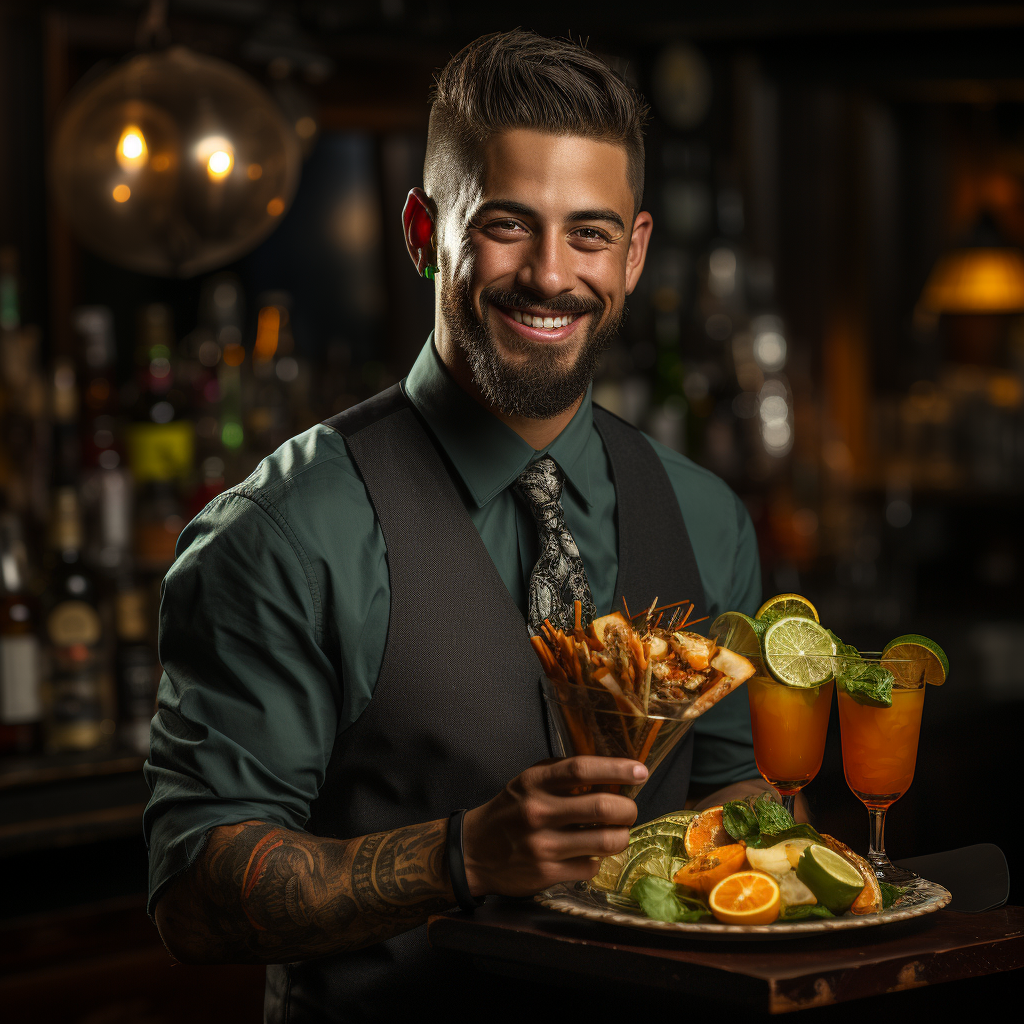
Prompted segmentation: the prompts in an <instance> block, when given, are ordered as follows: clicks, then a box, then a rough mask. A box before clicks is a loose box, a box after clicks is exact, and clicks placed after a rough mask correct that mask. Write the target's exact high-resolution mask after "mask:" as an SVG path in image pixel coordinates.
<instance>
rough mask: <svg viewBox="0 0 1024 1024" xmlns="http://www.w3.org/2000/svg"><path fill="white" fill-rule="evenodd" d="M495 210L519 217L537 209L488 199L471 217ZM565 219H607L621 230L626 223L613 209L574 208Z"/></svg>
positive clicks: (510, 200) (528, 215)
mask: <svg viewBox="0 0 1024 1024" xmlns="http://www.w3.org/2000/svg"><path fill="white" fill-rule="evenodd" d="M497 210H502V211H505V212H507V213H515V214H518V215H519V216H520V217H533V218H537V211H536V210H534V209H533V208H532V207H530V206H527V205H526V204H525V203H517V202H515V200H512V199H489V200H488V201H487V202H486V203H481V204H480V206H478V207H477V209H476V211H475V212H474V214H473V219H474V220H476V218H477V217H481V216H483V214H485V213H491V212H492V211H497ZM566 220H567V221H569V222H570V223H573V224H575V223H579V222H580V221H586V220H603V221H608V222H609V223H610V224H615V225H616V226H617V227H619V228H620V229H621V230H623V231H625V230H626V225H625V224H624V223H623V222H622V218H621V217H620V216H619V215H618V214H617V213H616V212H615V211H614V210H576V211H574V212H573V213H570V214H569V216H568V217H566Z"/></svg>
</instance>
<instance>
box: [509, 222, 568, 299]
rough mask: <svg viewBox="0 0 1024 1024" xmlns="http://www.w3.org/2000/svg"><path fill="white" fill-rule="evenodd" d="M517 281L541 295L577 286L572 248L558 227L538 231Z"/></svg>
mask: <svg viewBox="0 0 1024 1024" xmlns="http://www.w3.org/2000/svg"><path fill="white" fill-rule="evenodd" d="M525 256H526V259H525V261H524V263H523V264H522V266H521V267H520V268H519V271H518V272H517V274H516V284H518V285H519V286H521V287H523V288H526V289H529V290H530V291H532V292H534V293H535V294H537V295H539V296H541V297H543V298H551V297H552V296H555V295H562V294H563V293H565V292H571V291H572V290H573V288H574V287H575V286H576V275H575V273H574V271H573V268H572V259H571V257H572V248H571V246H570V245H569V244H568V243H567V242H566V240H565V238H564V237H561V234H560V232H558V231H557V230H547V231H542V232H539V233H538V234H537V235H536V237H535V239H534V243H533V245H531V246H530V247H529V249H528V250H527V252H526V253H525Z"/></svg>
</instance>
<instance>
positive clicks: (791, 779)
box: [747, 655, 833, 814]
mask: <svg viewBox="0 0 1024 1024" xmlns="http://www.w3.org/2000/svg"><path fill="white" fill-rule="evenodd" d="M747 657H751V656H750V655H747ZM755 657H756V656H755ZM751 660H754V659H753V658H751ZM755 665H756V666H757V667H758V672H757V674H756V675H754V676H753V677H752V678H751V679H748V680H747V698H748V700H749V701H750V724H751V729H752V731H753V736H754V758H755V759H756V761H757V770H758V771H759V772H760V773H761V774H762V775H763V776H764V778H765V780H766V781H767V782H769V783H770V784H771V785H772V786H774V787H775V789H777V790H778V792H779V795H780V796H781V797H782V802H783V804H784V806H785V808H786V810H787V811H789V813H790V814H792V813H793V802H794V801H795V799H796V794H797V793H799V792H800V790H801V789H803V788H804V786H806V785H807V783H808V782H810V781H811V779H813V778H814V777H815V775H817V774H818V771H819V769H820V768H821V759H822V756H823V755H824V753H825V737H826V735H827V733H828V715H829V710H830V709H831V707H832V690H833V681H832V680H831V679H830V680H828V681H827V682H824V683H822V684H821V685H819V686H812V687H801V686H786V685H785V684H783V683H778V682H776V681H775V680H774V679H772V678H771V677H770V676H769V675H768V674H767V673H766V672H765V671H764V669H763V663H762V662H761V660H760V658H757V660H756V661H755Z"/></svg>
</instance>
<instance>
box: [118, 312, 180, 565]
mask: <svg viewBox="0 0 1024 1024" xmlns="http://www.w3.org/2000/svg"><path fill="white" fill-rule="evenodd" d="M174 354H175V344H174V332H173V328H172V324H171V317H170V310H169V309H168V308H167V307H166V306H162V305H159V304H154V305H149V306H145V307H143V309H142V314H141V317H140V327H139V343H138V346H137V362H138V365H139V376H140V394H139V398H138V401H137V402H136V405H135V409H134V412H133V417H132V419H133V422H132V424H131V426H130V427H129V431H128V446H129V452H130V461H131V472H132V477H133V478H134V481H135V485H136V488H137V493H136V510H135V531H134V554H135V559H136V565H137V567H138V569H140V570H143V571H146V572H154V573H156V572H159V573H162V572H164V571H166V570H167V569H168V568H169V567H170V564H171V562H173V561H174V546H175V543H176V541H177V539H178V534H179V533H180V532H181V530H182V528H183V527H184V525H185V518H184V513H183V509H182V503H181V497H180V492H181V489H182V486H183V484H184V483H185V481H187V480H188V479H189V477H190V476H191V474H192V472H193V468H194V457H195V429H194V426H193V423H192V421H191V419H189V418H188V415H187V413H188V409H187V404H186V399H185V396H184V394H183V393H182V392H181V391H180V389H178V388H176V387H175V386H174V384H175V381H174Z"/></svg>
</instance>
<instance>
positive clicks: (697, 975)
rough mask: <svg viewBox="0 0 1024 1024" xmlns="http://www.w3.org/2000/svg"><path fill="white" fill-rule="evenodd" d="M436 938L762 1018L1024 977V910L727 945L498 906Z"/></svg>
mask: <svg viewBox="0 0 1024 1024" xmlns="http://www.w3.org/2000/svg"><path fill="white" fill-rule="evenodd" d="M428 934H429V937H430V941H431V943H433V944H434V945H435V946H437V947H439V948H442V949H445V950H447V951H448V952H449V954H450V955H459V956H465V957H467V958H469V959H471V961H472V963H473V965H474V966H475V967H477V968H482V969H484V970H491V971H495V972H497V973H501V974H505V975H509V974H511V975H513V976H519V977H521V978H529V979H531V980H532V981H537V982H541V983H543V982H548V983H557V984H559V985H565V984H566V982H567V980H568V981H569V983H570V984H573V985H575V986H577V987H587V988H589V989H591V990H593V987H594V986H593V981H594V979H599V980H600V981H601V982H602V983H604V984H605V985H607V986H608V987H609V988H610V989H614V988H615V987H616V986H617V985H618V986H623V985H628V986H631V987H633V989H634V990H636V989H637V987H638V986H642V987H643V989H644V990H646V991H652V990H653V989H660V990H662V992H664V993H674V994H676V995H677V996H684V997H686V998H688V999H689V998H698V999H705V1000H706V999H708V998H709V996H710V995H712V994H713V998H714V1001H715V1003H716V1004H717V1005H719V1006H721V1007H722V1008H723V1009H741V1010H745V1011H747V1012H750V1011H753V1012H761V1013H764V1012H768V1013H785V1012H787V1011H790V1010H804V1009H810V1008H813V1007H826V1006H833V1004H836V1003H842V1002H845V1001H847V1000H851V999H858V998H861V997H864V996H875V995H880V994H883V993H891V992H901V991H906V990H910V989H918V988H922V987H924V986H929V985H934V984H936V983H938V982H946V981H957V980H960V979H964V978H973V977H980V976H983V975H989V974H994V973H996V972H1001V971H1011V970H1014V969H1016V968H1020V967H1022V966H1024V907H1012V906H1005V907H1001V908H1000V909H998V910H990V911H986V912H985V913H981V914H961V913H957V912H955V911H945V910H940V911H938V912H936V913H934V914H929V915H927V916H925V917H921V918H916V919H913V920H910V921H904V922H897V923H894V924H889V925H884V926H880V927H878V928H867V929H858V930H856V931H852V932H834V933H831V934H818V935H815V936H814V937H809V938H807V939H795V940H794V939H788V940H775V941H770V942H763V941H762V942H735V941H733V942H727V941H723V940H711V941H709V940H700V941H695V940H689V939H682V938H677V937H675V936H672V937H665V936H662V935H659V934H655V933H652V932H644V931H642V930H639V929H632V928H622V927H618V926H614V925H605V924H602V923H599V922H594V921H587V920H584V919H581V918H576V917H569V916H568V915H564V914H560V913H558V912H556V911H552V910H547V909H545V908H544V907H541V906H539V905H538V904H536V903H533V902H530V901H525V900H524V901H511V900H510V901H506V900H497V901H493V902H492V901H488V903H487V904H485V905H484V906H482V907H480V908H479V909H478V910H477V911H475V912H474V913H473V914H465V913H462V912H458V911H454V912H451V913H448V914H441V915H438V916H435V917H433V918H431V920H430V922H429V925H428ZM936 995H938V993H936ZM979 1009H980V1008H979ZM831 1012H834V1010H833V1011H831ZM812 1016H813V1014H812Z"/></svg>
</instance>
